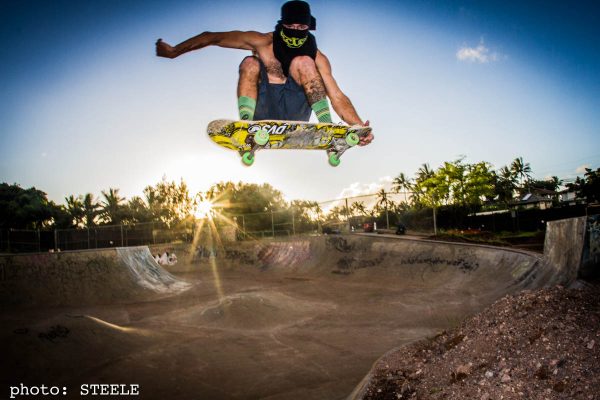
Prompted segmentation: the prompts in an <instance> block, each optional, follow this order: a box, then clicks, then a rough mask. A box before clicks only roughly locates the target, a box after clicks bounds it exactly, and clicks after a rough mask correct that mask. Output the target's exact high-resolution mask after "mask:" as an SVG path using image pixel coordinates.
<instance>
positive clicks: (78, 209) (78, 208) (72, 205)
mask: <svg viewBox="0 0 600 400" xmlns="http://www.w3.org/2000/svg"><path fill="white" fill-rule="evenodd" d="M65 201H66V202H67V206H66V210H67V213H68V214H69V216H70V217H71V223H72V224H73V225H75V226H79V225H80V224H83V217H84V211H83V203H82V202H81V196H79V197H75V196H73V195H70V196H69V197H65Z"/></svg>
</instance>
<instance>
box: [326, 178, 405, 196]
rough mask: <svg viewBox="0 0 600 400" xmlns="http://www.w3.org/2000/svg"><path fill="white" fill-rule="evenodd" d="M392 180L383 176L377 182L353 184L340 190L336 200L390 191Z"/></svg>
mask: <svg viewBox="0 0 600 400" xmlns="http://www.w3.org/2000/svg"><path fill="white" fill-rule="evenodd" d="M393 180H394V178H392V177H390V176H384V177H382V178H379V180H378V181H377V182H371V183H360V182H354V183H353V184H351V185H350V186H348V187H346V188H344V189H342V191H341V193H340V194H339V195H338V199H343V198H346V197H354V196H362V195H366V194H375V193H377V192H378V191H380V190H381V189H382V188H383V189H385V190H386V192H387V191H389V190H391V187H392V181H393Z"/></svg>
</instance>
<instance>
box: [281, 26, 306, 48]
mask: <svg viewBox="0 0 600 400" xmlns="http://www.w3.org/2000/svg"><path fill="white" fill-rule="evenodd" d="M280 35H281V39H282V40H283V42H284V43H285V45H286V46H287V47H289V48H290V49H297V48H300V47H302V45H303V44H304V43H305V42H306V39H307V38H308V30H299V29H289V28H286V27H285V26H282V27H281V31H280Z"/></svg>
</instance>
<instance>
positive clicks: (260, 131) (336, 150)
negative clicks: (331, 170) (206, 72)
mask: <svg viewBox="0 0 600 400" xmlns="http://www.w3.org/2000/svg"><path fill="white" fill-rule="evenodd" d="M207 132H208V136H209V137H210V138H211V139H212V140H213V141H214V142H215V143H217V144H218V145H219V146H223V147H226V148H228V149H232V150H237V151H238V152H239V154H240V155H241V156H242V162H243V163H244V164H246V165H252V163H253V162H254V153H255V152H256V151H258V150H262V149H306V150H326V151H327V154H328V158H329V164H331V165H332V166H334V167H335V166H338V165H339V164H340V157H341V155H342V154H343V153H344V152H345V151H346V150H348V149H349V148H350V147H354V146H356V145H357V144H358V143H359V141H360V138H361V137H364V136H367V135H368V134H369V133H370V132H371V127H369V126H358V125H357V126H348V125H339V124H328V123H316V124H313V123H310V122H299V121H275V120H264V121H232V120H226V119H219V120H216V121H212V122H211V123H209V124H208V128H207Z"/></svg>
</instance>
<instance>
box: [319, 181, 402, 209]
mask: <svg viewBox="0 0 600 400" xmlns="http://www.w3.org/2000/svg"><path fill="white" fill-rule="evenodd" d="M393 182H394V178H393V177H391V176H384V177H381V178H379V179H378V180H377V181H375V182H368V183H361V182H354V183H352V184H350V186H347V187H345V188H344V189H342V190H341V192H340V194H339V195H338V196H337V199H338V200H336V201H332V202H328V203H326V204H324V205H323V210H324V211H325V212H327V211H329V210H330V209H331V208H333V207H336V206H343V205H345V199H346V198H348V204H349V205H352V203H355V202H362V203H363V204H364V205H365V206H366V207H367V208H370V207H373V206H374V205H375V203H376V202H377V200H378V197H377V192H379V191H380V190H381V189H384V190H385V191H386V193H388V198H389V199H390V200H393V201H396V202H401V201H406V195H403V194H400V195H399V194H395V193H392V188H393ZM359 196H364V197H359Z"/></svg>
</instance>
